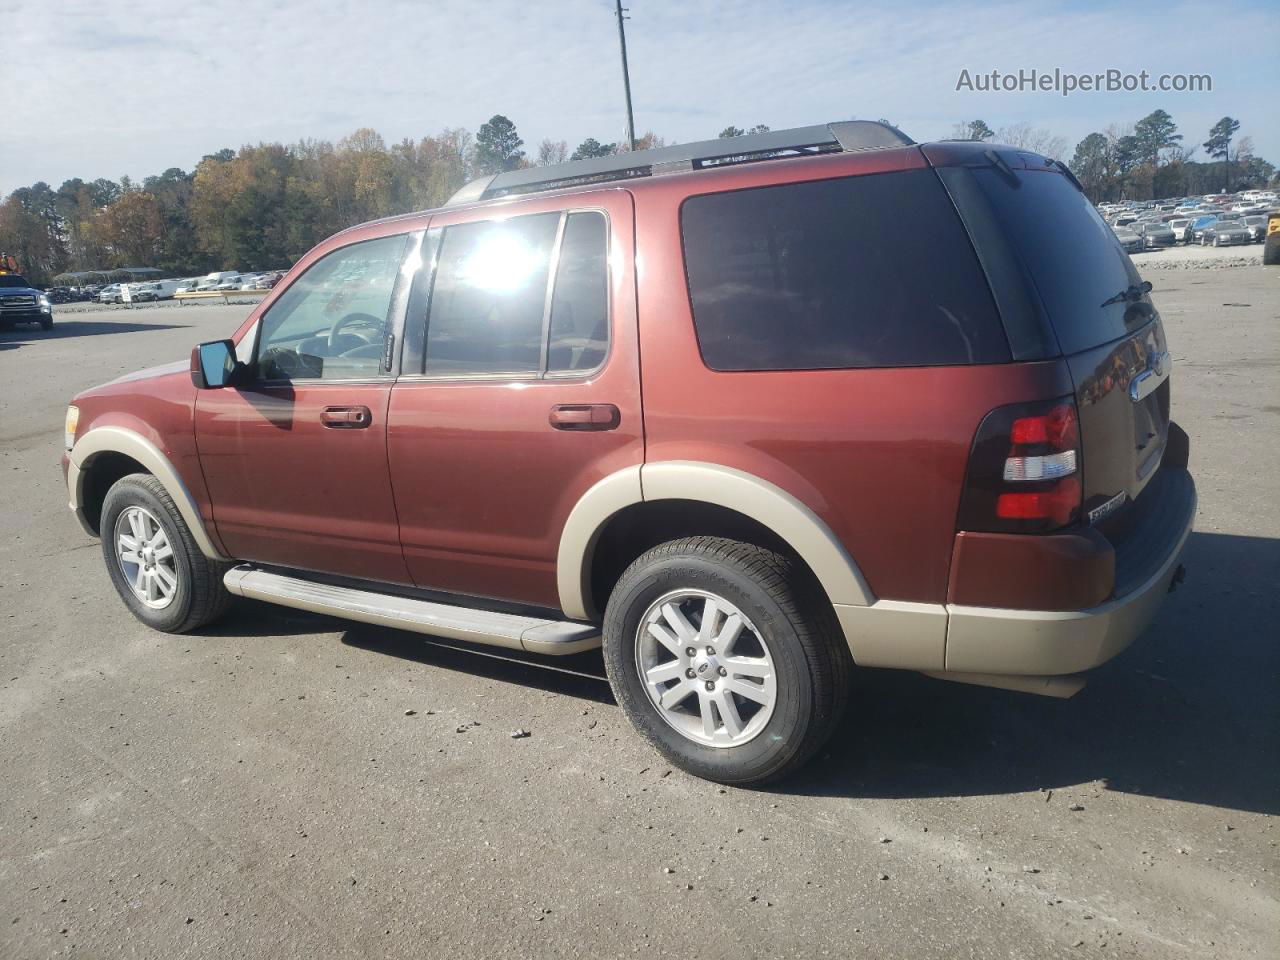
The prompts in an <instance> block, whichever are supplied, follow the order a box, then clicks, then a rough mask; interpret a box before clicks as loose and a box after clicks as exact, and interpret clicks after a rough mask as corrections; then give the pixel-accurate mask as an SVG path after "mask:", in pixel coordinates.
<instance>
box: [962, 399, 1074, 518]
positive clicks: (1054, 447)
mask: <svg viewBox="0 0 1280 960" xmlns="http://www.w3.org/2000/svg"><path fill="white" fill-rule="evenodd" d="M1080 503H1081V487H1080V421H1079V418H1078V416H1077V415H1076V405H1075V401H1074V399H1072V398H1071V397H1064V398H1062V399H1060V400H1051V401H1048V402H1042V403H1025V404H1023V403H1019V404H1012V405H1010V406H1007V407H997V408H996V409H995V410H992V411H991V412H990V413H988V414H987V415H986V417H984V418H983V420H982V423H981V425H979V427H978V432H977V435H976V436H975V437H974V441H973V449H972V450H971V451H970V453H969V468H968V474H967V476H966V478H965V487H964V493H963V495H962V496H961V498H960V515H959V522H958V524H957V526H958V528H959V529H961V530H980V531H985V532H993V533H1048V532H1049V531H1051V530H1058V529H1060V528H1062V527H1065V526H1068V525H1069V524H1072V523H1074V522H1076V521H1077V520H1078V519H1079V518H1080Z"/></svg>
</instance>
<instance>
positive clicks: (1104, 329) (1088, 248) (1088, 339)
mask: <svg viewBox="0 0 1280 960" xmlns="http://www.w3.org/2000/svg"><path fill="white" fill-rule="evenodd" d="M973 173H974V177H975V179H976V180H977V181H978V184H979V186H980V188H981V189H982V192H983V193H984V194H985V195H986V197H987V199H988V200H989V201H990V203H991V206H992V208H993V210H994V211H995V214H996V218H997V219H998V220H999V221H1000V222H1001V223H1002V224H1003V225H1004V227H1005V229H1006V231H1007V232H1008V234H1009V237H1010V239H1011V240H1012V242H1013V248H1014V249H1015V250H1016V251H1017V255H1018V257H1019V258H1020V259H1021V260H1022V263H1023V265H1024V267H1025V268H1026V270H1027V273H1028V274H1029V275H1030V278H1031V281H1032V283H1034V284H1035V288H1036V291H1037V292H1038V293H1039V295H1040V301H1041V303H1042V304H1043V305H1044V309H1045V313H1046V314H1048V317H1049V320H1050V322H1051V323H1052V324H1053V328H1054V331H1055V332H1056V333H1057V335H1058V343H1059V345H1060V346H1061V347H1062V351H1063V353H1067V354H1071V353H1079V352H1080V351H1081V350H1087V349H1089V348H1090V347H1096V346H1098V345H1099V344H1103V343H1109V342H1111V341H1112V340H1115V339H1117V338H1119V337H1122V336H1124V335H1125V334H1126V333H1127V332H1128V331H1127V330H1126V328H1125V324H1124V317H1125V309H1126V304H1125V302H1124V300H1123V299H1119V300H1117V302H1114V303H1111V304H1110V305H1108V306H1105V307H1104V306H1102V304H1103V303H1104V302H1106V301H1108V300H1111V299H1112V298H1114V297H1115V296H1116V294H1118V293H1120V292H1121V291H1123V290H1126V289H1128V287H1129V286H1130V285H1132V284H1135V283H1140V282H1141V280H1140V278H1139V276H1138V271H1137V270H1135V269H1134V266H1133V264H1132V263H1131V262H1130V260H1129V256H1128V254H1126V253H1125V252H1124V249H1123V248H1122V247H1121V246H1120V244H1119V243H1117V242H1116V238H1115V234H1113V233H1112V232H1111V230H1109V229H1108V228H1107V225H1106V223H1105V222H1104V221H1103V219H1102V217H1100V216H1099V215H1098V212H1097V211H1096V210H1095V209H1094V208H1093V204H1091V203H1090V202H1089V200H1088V198H1087V197H1085V195H1084V194H1083V193H1081V192H1080V191H1079V190H1077V189H1076V187H1075V186H1074V185H1073V184H1072V183H1071V181H1069V180H1068V179H1067V178H1066V177H1064V176H1062V174H1060V173H1053V172H1049V171H1043V172H1042V171H1039V170H1034V171H1030V170H1019V171H1017V172H1016V173H1015V177H1016V179H1017V184H1016V185H1015V184H1014V183H1013V182H1011V181H1010V180H1009V179H1008V177H1007V176H1006V175H1003V174H1002V173H1001V172H999V171H998V170H996V169H995V168H994V167H980V168H976V169H974V171H973Z"/></svg>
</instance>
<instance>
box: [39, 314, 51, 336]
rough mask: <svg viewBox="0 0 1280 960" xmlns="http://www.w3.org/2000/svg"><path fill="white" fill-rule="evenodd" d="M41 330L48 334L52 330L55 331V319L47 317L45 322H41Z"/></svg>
mask: <svg viewBox="0 0 1280 960" xmlns="http://www.w3.org/2000/svg"><path fill="white" fill-rule="evenodd" d="M40 329H41V330H43V331H44V332H45V333H48V332H49V331H50V330H52V329H53V317H45V318H44V319H43V320H41V321H40Z"/></svg>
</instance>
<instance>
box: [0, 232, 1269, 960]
mask: <svg viewBox="0 0 1280 960" xmlns="http://www.w3.org/2000/svg"><path fill="white" fill-rule="evenodd" d="M1193 252H1194V251H1193ZM1137 262H1138V264H1139V267H1140V269H1142V270H1143V271H1144V273H1145V274H1146V276H1147V278H1148V279H1150V280H1152V281H1153V282H1154V284H1155V292H1154V294H1153V295H1154V296H1155V298H1156V301H1157V304H1158V305H1159V306H1160V308H1161V310H1162V312H1163V314H1164V316H1165V320H1166V324H1167V328H1168V336H1169V341H1170V344H1171V349H1172V352H1173V355H1174V357H1175V368H1174V374H1173V398H1174V399H1173V414H1174V417H1175V419H1176V420H1178V421H1179V422H1180V423H1181V424H1182V425H1183V426H1184V427H1185V428H1186V429H1187V431H1188V432H1189V433H1190V435H1191V438H1192V470H1193V471H1194V473H1195V475H1196V478H1197V482H1198V485H1199V490H1200V497H1201V500H1200V512H1199V517H1198V522H1197V532H1196V533H1195V534H1194V535H1193V538H1192V540H1191V542H1190V546H1189V550H1188V554H1187V556H1186V567H1187V574H1188V575H1187V581H1186V583H1185V584H1184V585H1183V586H1182V587H1181V588H1180V589H1179V590H1178V591H1177V592H1176V593H1175V594H1173V595H1172V596H1170V597H1169V598H1168V599H1167V601H1166V603H1165V604H1164V606H1163V608H1162V610H1161V612H1160V614H1159V617H1158V619H1157V620H1156V622H1155V624H1154V625H1153V626H1152V628H1151V629H1150V630H1149V631H1148V633H1147V634H1146V635H1145V636H1144V637H1143V638H1142V639H1141V640H1140V641H1139V642H1138V643H1137V644H1135V645H1134V646H1133V647H1132V648H1130V649H1129V650H1128V651H1126V652H1125V653H1124V654H1122V655H1121V656H1120V657H1118V658H1117V659H1116V660H1114V661H1112V662H1111V663H1110V664H1108V665H1107V666H1105V667H1103V668H1102V669H1100V670H1099V671H1097V672H1096V673H1095V674H1094V676H1093V679H1092V680H1091V682H1090V684H1089V685H1088V687H1086V688H1085V690H1084V691H1083V692H1081V693H1080V694H1079V695H1078V696H1076V697H1075V698H1074V699H1072V700H1067V701H1058V700H1050V699H1041V698H1037V697H1032V696H1028V695H1022V694H1016V693H1010V692H1003V691H997V690H988V689H982V688H978V687H965V686H960V685H956V684H949V683H945V682H942V681H938V680H932V679H929V678H926V677H923V676H919V675H915V674H910V673H896V672H885V671H879V672H877V671H871V670H867V671H862V672H861V673H860V675H859V676H858V678H857V681H856V688H855V691H854V697H853V703H852V707H851V709H850V711H849V713H848V716H847V718H846V720H845V721H844V723H843V726H842V727H841V728H840V730H839V733H838V735H837V736H836V738H835V739H834V740H833V741H832V743H831V745H830V747H829V749H828V750H827V751H826V752H825V753H824V754H823V755H822V756H821V757H820V758H819V759H818V761H817V762H815V763H814V764H813V765H812V766H811V767H810V768H808V769H807V771H806V772H805V773H804V774H803V775H802V776H800V777H799V778H797V779H794V780H791V781H789V782H787V783H785V784H782V785H780V786H777V787H774V788H770V789H767V790H758V791H753V790H737V789H726V788H722V787H718V786H716V785H714V784H709V783H705V782H702V781H699V780H695V779H692V778H690V777H687V776H685V775H683V774H681V773H680V772H679V771H673V770H671V769H670V768H669V767H668V766H667V765H665V764H664V763H663V762H662V760H661V759H660V758H659V757H658V756H656V755H654V754H653V753H651V752H650V751H649V750H648V749H647V748H646V747H645V745H644V744H643V743H642V741H641V740H640V739H639V738H638V737H637V736H634V735H633V734H632V733H631V731H630V729H629V728H628V726H627V723H626V721H625V720H624V718H623V717H622V715H621V712H620V711H619V710H618V708H617V707H616V706H615V704H614V703H613V700H612V699H611V696H610V693H609V688H608V686H607V684H606V683H605V682H604V680H603V679H602V675H603V671H602V666H601V661H600V657H599V656H598V655H583V656H580V657H576V658H573V660H571V661H569V662H564V661H558V662H551V663H547V662H534V661H533V658H521V657H515V656H508V655H505V654H502V653H500V652H498V651H490V650H463V649H461V645H460V644H454V643H446V642H443V641H442V642H434V641H431V640H429V639H427V638H423V637H419V636H416V635H411V634H407V633H399V632H396V631H392V630H386V629H379V628H374V627H367V626H361V625H357V624H351V623H345V622H341V621H337V620H332V619H326V618H324V617H319V616H312V615H306V614H301V613H295V612H292V611H288V610H283V609H277V608H273V607H269V606H265V605H260V604H255V603H251V602H244V603H241V604H239V605H238V606H237V607H236V608H235V610H234V612H233V614H232V615H231V616H230V617H229V618H228V619H227V620H226V621H225V622H223V623H221V624H219V625H218V626H217V627H216V628H213V629H209V630H206V631H204V632H202V633H199V634H197V635H192V636H187V637H171V636H164V635H161V634H157V633H153V632H151V631H149V630H147V629H146V628H144V627H143V626H141V625H140V624H139V623H137V622H136V621H134V620H133V618H132V617H131V616H130V615H129V614H128V613H127V612H126V610H125V608H124V606H123V605H122V604H121V603H120V602H119V600H118V599H117V598H116V596H115V595H114V593H113V591H112V588H111V586H110V583H109V581H108V579H107V576H106V573H105V571H104V569H103V563H102V557H101V554H100V552H99V546H98V544H97V542H96V541H93V540H91V539H89V538H88V537H86V536H85V535H84V534H83V533H82V531H81V530H80V528H79V526H78V525H77V524H76V522H75V520H74V519H73V518H72V516H71V515H70V514H69V513H68V511H67V508H66V494H65V491H64V489H63V487H62V483H61V477H60V474H59V471H58V467H57V461H58V457H59V454H60V447H61V436H62V418H63V410H64V408H65V404H66V402H67V401H68V400H69V398H70V397H71V396H72V394H74V393H75V392H76V391H77V390H80V389H82V388H84V387H87V386H89V385H92V384H95V383H98V382H101V381H103V380H106V379H109V378H111V377H114V376H117V375H119V374H121V373H124V372H126V371H129V370H134V369H137V368H140V367H144V366H148V365H151V364H156V363H161V362H166V361H170V360H175V359H181V358H183V357H185V356H186V355H187V354H188V352H189V350H190V347H191V346H192V345H193V344H194V343H196V342H199V341H202V340H210V339H215V338H218V337H222V336H226V335H228V334H229V333H230V332H231V331H232V330H233V329H234V328H235V326H236V325H237V323H238V321H239V319H240V318H242V317H243V316H244V315H245V314H246V312H247V311H248V310H249V309H250V308H249V307H248V306H245V305H240V306H230V307H225V306H200V307H184V308H176V307H171V306H159V307H145V308H142V309H138V310H134V311H128V310H122V309H114V310H109V311H96V310H91V311H79V310H68V311H61V312H60V313H59V324H58V327H57V330H56V332H55V335H53V336H47V335H43V334H41V333H40V332H39V331H38V330H36V329H34V328H31V329H26V328H23V329H20V330H17V331H10V332H7V333H3V334H0V396H2V397H3V409H4V411H5V417H4V419H3V422H0V476H3V477H4V478H5V483H4V486H3V491H4V500H5V510H4V511H3V513H2V514H0V770H3V771H4V772H3V775H2V776H0V957H3V958H5V960H25V958H40V957H54V956H79V957H90V958H97V957H108V956H109V957H116V956H124V957H145V958H162V960H174V958H187V957H219V958H221V957H240V958H272V960H277V958H289V957H305V958H308V960H313V958H316V957H387V958H392V957H396V958H398V957H414V958H421V957H451V958H452V957H460V958H461V957H466V958H469V957H476V958H498V957H513V958H516V957H520V958H523V957H612V956H629V955H633V954H644V955H652V956H664V957H672V956H685V957H730V956H732V957H735V958H746V957H791V956H795V957H820V956H832V957H848V956H867V957H875V958H889V957H902V958H911V960H924V958H934V957H936V958H946V960H953V958H961V957H978V958H990V957H1010V958H1028V960H1030V958H1035V960H1042V958H1048V957H1138V958H1143V960H1158V958H1197V960H1199V958H1208V957H1214V958H1246V957H1257V958H1273V957H1276V956H1280V880H1278V879H1277V869H1278V868H1280V848H1278V847H1277V844H1278V843H1280V831H1278V830H1277V813H1278V812H1280V764H1278V763H1277V757H1278V756H1280V696H1277V694H1278V692H1280V685H1278V683H1277V681H1278V679H1280V677H1278V674H1280V669H1278V668H1280V650H1278V646H1277V643H1276V636H1277V631H1276V626H1275V625H1276V622H1277V618H1278V617H1280V600H1277V593H1276V587H1277V582H1278V581H1280V497H1278V496H1277V494H1278V493H1280V485H1278V484H1277V479H1276V478H1277V476H1278V475H1280V444H1277V442H1276V440H1277V437H1278V436H1280V268H1262V267H1260V266H1257V267H1237V268H1230V269H1221V270H1170V271H1160V270H1154V269H1151V268H1149V267H1147V266H1144V265H1143V261H1142V258H1141V257H1139V258H1137ZM517 728H524V729H525V730H528V731H530V732H531V734H532V735H531V736H530V737H528V738H525V739H512V738H511V736H510V733H511V731H513V730H515V729H517Z"/></svg>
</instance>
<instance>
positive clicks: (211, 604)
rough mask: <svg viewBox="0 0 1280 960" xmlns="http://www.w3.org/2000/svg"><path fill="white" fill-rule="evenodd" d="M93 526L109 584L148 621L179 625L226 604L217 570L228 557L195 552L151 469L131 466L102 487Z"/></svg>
mask: <svg viewBox="0 0 1280 960" xmlns="http://www.w3.org/2000/svg"><path fill="white" fill-rule="evenodd" d="M99 531H100V533H101V535H102V555H103V559H104V560H105V561H106V564H107V571H108V573H109V574H110V576H111V582H112V584H113V585H114V586H115V588H116V592H117V593H119V594H120V598H121V599H122V600H123V601H124V603H125V606H127V607H128V608H129V609H130V611H132V613H133V615H134V616H135V617H137V618H138V619H139V620H141V621H142V622H143V623H145V624H146V625H147V626H149V627H152V628H154V629H156V630H162V631H164V632H165V633H186V632H187V631H188V630H194V629H196V628H197V627H201V626H204V625H205V624H207V623H211V622H213V621H214V620H216V619H217V618H218V617H220V616H222V614H223V613H224V612H225V611H226V609H227V607H228V606H229V605H230V602H231V595H230V594H229V593H228V592H227V589H226V587H225V586H223V583H222V577H223V574H225V573H226V572H227V570H228V569H229V568H230V566H231V565H230V564H228V563H221V562H219V561H216V560H210V559H209V558H208V557H206V556H205V555H204V554H203V553H201V552H200V548H199V547H197V546H196V543H195V540H194V539H193V538H192V536H191V530H190V529H189V528H188V527H187V524H186V521H185V520H183V519H182V514H180V513H179V512H178V509H177V507H176V506H175V505H174V502H173V498H172V497H170V496H169V492H168V491H167V490H165V488H164V486H163V485H162V484H161V483H160V481H159V480H157V479H156V478H155V477H153V476H151V475H150V474H145V473H134V474H130V475H129V476H127V477H123V478H121V479H120V480H118V481H116V483H115V485H114V486H112V488H111V489H110V490H109V491H107V496H106V499H105V500H104V501H103V504H102V519H101V522H100V524H99Z"/></svg>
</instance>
